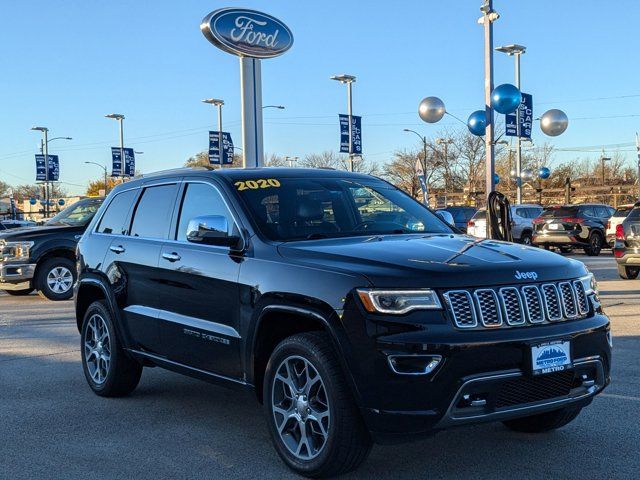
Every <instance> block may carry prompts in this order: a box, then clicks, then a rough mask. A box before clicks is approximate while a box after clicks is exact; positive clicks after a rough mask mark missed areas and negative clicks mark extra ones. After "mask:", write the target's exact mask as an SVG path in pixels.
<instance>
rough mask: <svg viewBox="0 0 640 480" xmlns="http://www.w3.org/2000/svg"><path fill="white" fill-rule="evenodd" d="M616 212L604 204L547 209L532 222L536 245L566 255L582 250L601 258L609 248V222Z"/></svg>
mask: <svg viewBox="0 0 640 480" xmlns="http://www.w3.org/2000/svg"><path fill="white" fill-rule="evenodd" d="M613 212H615V208H613V207H610V206H609V205H602V204H583V205H562V206H554V207H548V208H546V209H545V211H544V212H542V213H541V214H540V216H539V217H538V218H536V219H535V220H534V221H533V225H534V231H533V243H534V244H535V245H538V246H541V247H546V248H549V247H558V248H559V249H560V250H561V251H562V252H565V253H566V252H569V251H571V250H572V249H573V248H575V247H579V248H582V249H584V252H585V253H586V254H587V255H589V256H598V255H600V250H602V248H603V247H604V246H606V245H607V242H606V229H607V221H608V220H609V217H611V215H612V214H613Z"/></svg>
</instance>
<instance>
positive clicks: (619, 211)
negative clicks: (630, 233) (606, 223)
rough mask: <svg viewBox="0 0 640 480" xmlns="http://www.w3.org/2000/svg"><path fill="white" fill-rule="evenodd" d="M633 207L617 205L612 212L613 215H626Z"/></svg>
mask: <svg viewBox="0 0 640 480" xmlns="http://www.w3.org/2000/svg"><path fill="white" fill-rule="evenodd" d="M632 208H633V207H619V208H618V209H617V210H616V211H615V212H614V214H613V216H614V217H626V216H627V215H629V212H630V211H631V209H632Z"/></svg>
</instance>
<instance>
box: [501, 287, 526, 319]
mask: <svg viewBox="0 0 640 480" xmlns="http://www.w3.org/2000/svg"><path fill="white" fill-rule="evenodd" d="M500 300H501V301H502V307H503V308H504V313H505V318H506V320H507V323H508V324H509V325H522V324H523V323H524V309H523V308H522V299H521V298H520V293H519V292H518V289H517V288H515V287H506V288H501V289H500Z"/></svg>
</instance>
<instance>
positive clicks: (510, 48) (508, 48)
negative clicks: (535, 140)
mask: <svg viewBox="0 0 640 480" xmlns="http://www.w3.org/2000/svg"><path fill="white" fill-rule="evenodd" d="M496 51H497V52H501V53H506V54H507V55H509V56H512V57H514V59H515V77H516V78H515V80H516V88H517V89H518V90H520V57H521V56H522V54H523V53H525V52H526V51H527V47H524V46H522V45H516V44H513V45H505V46H503V47H498V48H496ZM521 173H522V149H521V146H520V106H518V108H517V109H516V203H517V204H521V203H522V178H521Z"/></svg>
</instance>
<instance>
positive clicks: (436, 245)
mask: <svg viewBox="0 0 640 480" xmlns="http://www.w3.org/2000/svg"><path fill="white" fill-rule="evenodd" d="M278 249H279V251H280V254H281V255H282V256H283V257H285V258H287V259H289V260H290V261H298V262H300V263H305V264H313V265H314V266H317V267H324V268H327V267H329V268H335V269H339V270H342V271H350V272H353V273H358V274H361V275H364V276H365V277H367V278H368V279H369V280H370V281H371V283H372V284H373V285H374V286H377V287H389V288H392V287H399V288H403V287H414V288H415V287H435V288H451V287H475V286H487V285H514V284H519V283H532V282H541V281H555V280H563V279H568V278H577V277H579V276H582V275H585V274H586V273H587V270H586V268H585V267H584V265H583V264H582V263H581V262H578V261H576V260H571V259H568V258H565V257H562V256H561V255H558V254H555V253H552V252H548V251H546V250H543V249H539V248H534V247H526V246H524V245H518V244H514V243H508V242H499V241H495V240H478V239H474V238H472V237H469V236H466V235H442V234H440V235H436V234H434V235H385V236H371V237H364V236H363V237H349V238H339V239H326V240H308V241H300V242H288V243H283V244H281V245H280V246H279V247H278Z"/></svg>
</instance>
